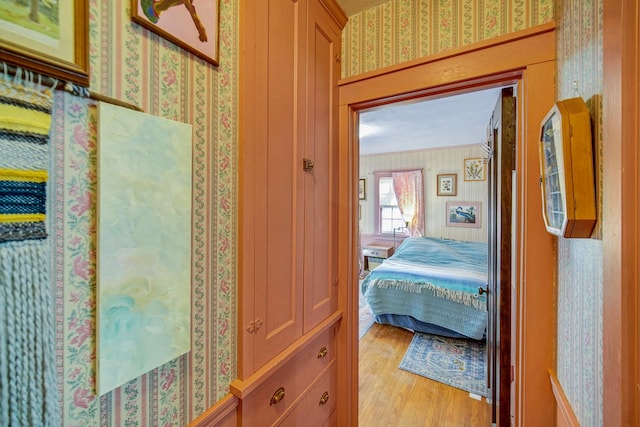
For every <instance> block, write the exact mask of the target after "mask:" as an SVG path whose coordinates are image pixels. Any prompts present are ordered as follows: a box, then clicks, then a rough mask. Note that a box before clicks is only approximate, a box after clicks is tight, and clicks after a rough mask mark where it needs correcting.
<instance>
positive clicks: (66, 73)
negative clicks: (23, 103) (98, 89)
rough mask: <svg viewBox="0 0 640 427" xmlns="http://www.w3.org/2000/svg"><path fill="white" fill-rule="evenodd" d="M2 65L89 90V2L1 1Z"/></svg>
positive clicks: (0, 46) (77, 0) (73, 0)
mask: <svg viewBox="0 0 640 427" xmlns="http://www.w3.org/2000/svg"><path fill="white" fill-rule="evenodd" d="M0 61H2V62H4V63H5V64H8V65H10V66H14V67H16V75H18V72H17V71H18V70H17V69H18V68H19V69H21V70H22V69H23V68H24V69H28V70H33V71H35V72H36V73H39V74H42V75H44V76H51V77H54V78H56V79H61V80H65V81H69V82H72V83H76V84H78V85H80V86H84V87H87V86H89V1H88V0H66V1H49V0H48V1H43V0H41V1H19V2H18V1H9V0H3V1H0ZM5 72H7V69H6V68H5ZM9 72H10V73H11V72H12V71H9Z"/></svg>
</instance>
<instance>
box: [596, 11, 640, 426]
mask: <svg viewBox="0 0 640 427" xmlns="http://www.w3.org/2000/svg"><path fill="white" fill-rule="evenodd" d="M639 14H640V6H639V5H638V2H637V1H635V0H617V1H616V0H610V1H605V2H604V8H603V51H604V52H603V54H604V56H603V90H602V93H603V117H602V119H603V124H602V129H603V136H602V141H603V144H602V198H603V200H602V205H603V209H602V218H603V220H602V230H603V239H602V240H603V254H602V255H603V277H604V283H603V287H604V289H603V356H602V358H603V361H602V362H603V377H604V378H603V406H604V408H603V418H604V420H605V423H606V424H607V425H612V426H632V425H633V426H635V425H638V423H639V422H640V414H639V413H638V412H639V411H638V400H639V399H640V392H639V391H638V388H637V384H638V383H640V372H639V371H640V369H639V367H638V345H639V343H638V341H639V340H638V331H639V330H640V324H639V323H640V322H639V319H638V305H639V304H640V295H639V293H638V277H639V276H640V272H639V271H638V268H639V264H640V263H639V262H638V257H639V255H638V254H639V252H640V248H639V247H638V239H640V226H639V224H638V222H639V218H638V203H640V200H639V197H638V191H639V189H640V182H639V178H638V173H639V167H638V153H639V148H638V147H640V129H638V124H639V123H640V100H639V99H638V97H639V92H640V85H639V84H638V79H640V70H639V68H638V65H637V64H638V61H640V41H639V40H638V37H637V35H638V31H640V24H639V23H638V15H639Z"/></svg>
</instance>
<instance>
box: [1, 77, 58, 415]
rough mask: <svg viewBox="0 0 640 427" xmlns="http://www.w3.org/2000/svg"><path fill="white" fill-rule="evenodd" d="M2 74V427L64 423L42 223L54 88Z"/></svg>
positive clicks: (43, 224) (45, 239)
mask: <svg viewBox="0 0 640 427" xmlns="http://www.w3.org/2000/svg"><path fill="white" fill-rule="evenodd" d="M19 80H20V79H19V77H18V78H17V79H13V80H11V79H10V78H9V77H7V76H5V78H4V79H0V425H3V426H5V425H6V426H9V425H10V426H57V425H59V424H60V415H59V414H60V410H59V405H58V395H57V394H58V389H57V384H56V371H55V325H54V317H53V310H54V306H53V297H52V289H51V281H50V280H49V274H48V267H47V266H48V258H49V255H48V252H49V247H48V243H47V242H48V241H47V234H46V227H45V214H46V212H45V208H46V184H47V166H48V147H47V144H48V140H49V128H50V124H51V108H52V101H53V100H52V93H51V91H50V90H49V89H43V88H41V87H39V86H38V85H35V84H32V83H31V82H26V83H25V84H22V82H20V81H19Z"/></svg>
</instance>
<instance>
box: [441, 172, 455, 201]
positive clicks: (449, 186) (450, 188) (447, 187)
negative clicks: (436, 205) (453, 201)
mask: <svg viewBox="0 0 640 427" xmlns="http://www.w3.org/2000/svg"><path fill="white" fill-rule="evenodd" d="M437 180H438V189H437V190H438V191H437V194H438V196H455V195H456V194H458V174H456V173H443V174H438V176H437Z"/></svg>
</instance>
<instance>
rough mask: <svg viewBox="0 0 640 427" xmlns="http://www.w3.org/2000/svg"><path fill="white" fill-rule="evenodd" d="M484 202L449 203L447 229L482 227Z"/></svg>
mask: <svg viewBox="0 0 640 427" xmlns="http://www.w3.org/2000/svg"><path fill="white" fill-rule="evenodd" d="M481 209H482V202H447V227H471V228H480V227H481V226H482V216H481V215H482V211H481Z"/></svg>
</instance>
